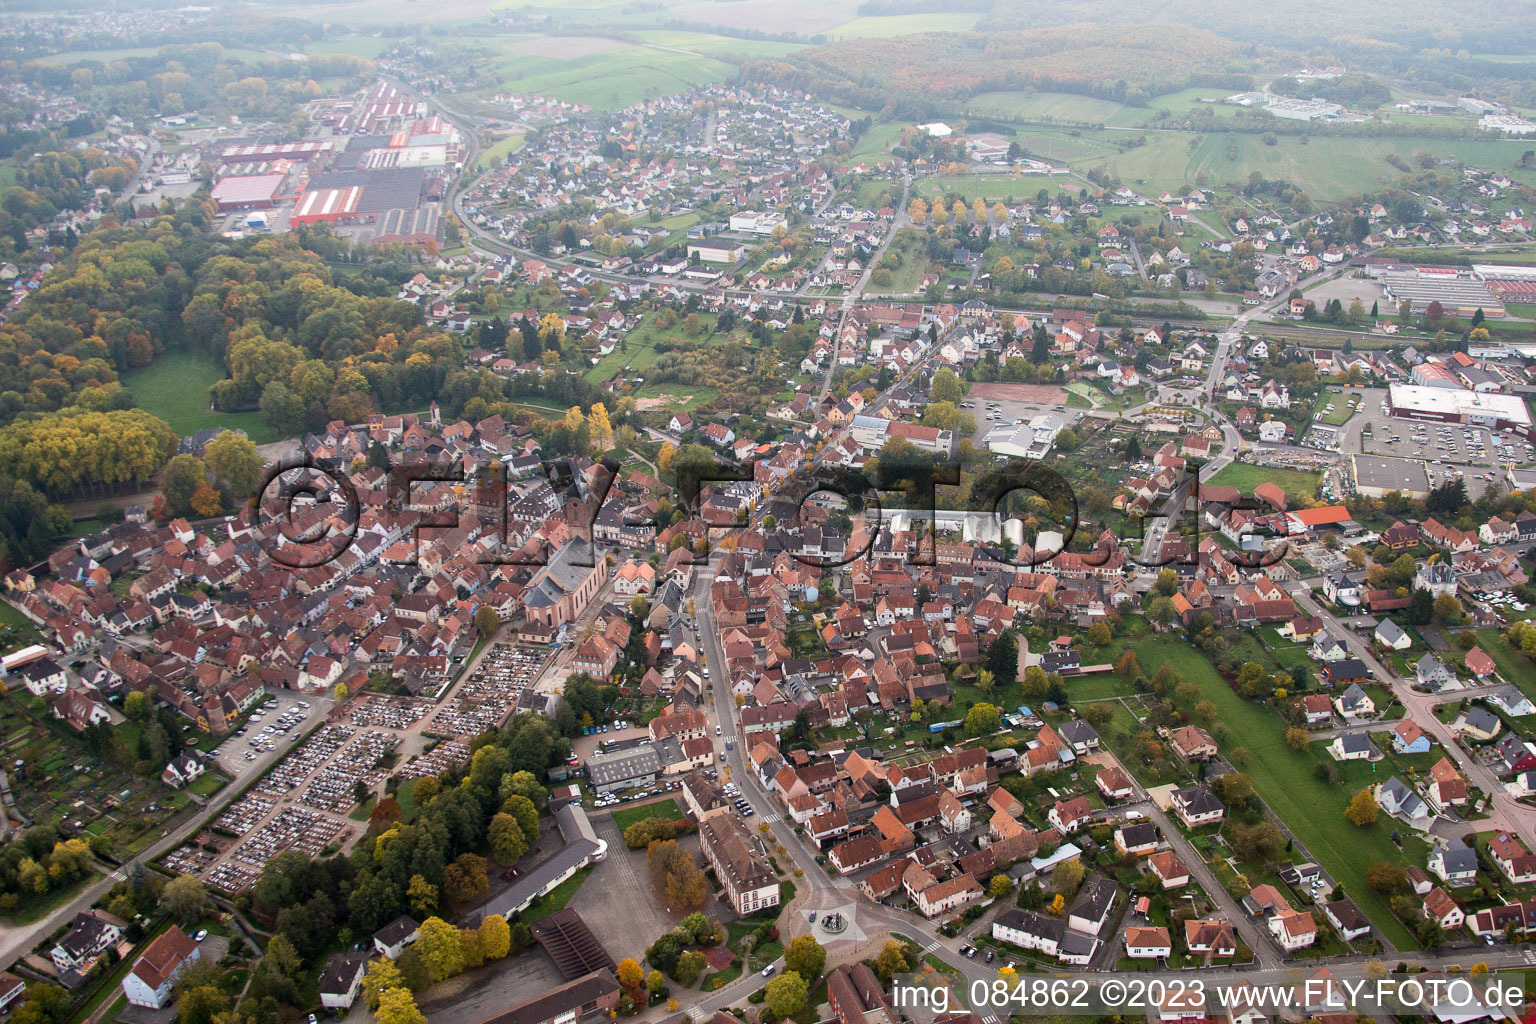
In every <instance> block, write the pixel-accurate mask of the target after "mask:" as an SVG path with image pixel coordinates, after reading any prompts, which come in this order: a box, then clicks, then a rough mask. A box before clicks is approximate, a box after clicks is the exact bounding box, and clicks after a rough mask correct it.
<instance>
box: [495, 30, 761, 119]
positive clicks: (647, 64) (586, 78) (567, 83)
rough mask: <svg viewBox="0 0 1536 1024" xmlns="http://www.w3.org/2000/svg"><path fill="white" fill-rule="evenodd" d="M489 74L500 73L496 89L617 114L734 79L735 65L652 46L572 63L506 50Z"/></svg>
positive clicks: (585, 57)
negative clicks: (642, 102) (652, 98)
mask: <svg viewBox="0 0 1536 1024" xmlns="http://www.w3.org/2000/svg"><path fill="white" fill-rule="evenodd" d="M605 42H606V40H605ZM514 45H515V44H514ZM490 70H491V71H492V72H493V73H499V75H500V78H501V81H500V83H499V85H498V86H497V89H498V90H500V89H508V90H511V91H514V92H522V93H536V94H539V95H544V96H553V97H555V98H556V99H562V100H568V101H570V102H572V103H582V104H585V105H587V106H589V107H592V108H593V109H595V110H619V109H621V108H623V107H627V106H630V105H631V104H634V103H638V102H639V101H640V100H643V99H645V98H646V97H648V96H665V95H667V94H669V93H674V92H678V91H680V90H682V89H686V88H688V87H689V86H695V85H706V84H708V83H710V82H721V81H725V80H726V79H729V78H734V77H735V75H736V68H735V66H734V65H731V64H727V63H725V62H724V61H721V60H716V59H714V58H713V57H706V56H703V55H702V54H697V53H680V52H678V51H676V50H666V49H661V48H659V47H654V46H626V47H622V48H620V49H613V50H606V51H604V52H599V53H589V54H586V55H583V56H576V57H573V58H571V59H563V58H561V57H557V56H532V55H527V54H522V53H512V52H508V53H507V54H506V55H505V56H501V57H498V58H495V59H493V60H492V61H491V62H490Z"/></svg>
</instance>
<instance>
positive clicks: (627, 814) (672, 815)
mask: <svg viewBox="0 0 1536 1024" xmlns="http://www.w3.org/2000/svg"><path fill="white" fill-rule="evenodd" d="M681 817H683V812H682V811H681V810H679V809H678V806H677V801H676V800H673V799H670V798H668V799H666V800H658V801H656V802H655V803H651V804H631V805H630V806H628V807H621V808H619V809H618V810H616V811H614V812H613V823H614V825H615V826H617V828H618V830H619V831H620V832H623V831H624V830H625V829H627V828H629V826H631V825H633V824H634V823H635V822H637V821H644V820H645V819H646V818H666V819H668V820H670V821H676V820H677V819H679V818H681Z"/></svg>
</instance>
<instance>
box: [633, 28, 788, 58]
mask: <svg viewBox="0 0 1536 1024" xmlns="http://www.w3.org/2000/svg"><path fill="white" fill-rule="evenodd" d="M635 35H636V36H638V37H639V38H641V39H643V40H645V41H646V42H647V43H651V44H654V45H656V46H668V47H672V48H674V49H678V50H692V51H694V52H695V53H702V54H716V53H731V54H737V53H739V54H745V55H746V56H748V57H782V56H784V55H785V54H787V53H794V52H795V51H796V50H802V49H804V48H805V44H803V43H779V42H774V41H772V40H768V39H738V38H736V37H735V36H717V35H713V34H711V33H708V32H675V31H671V30H669V29H650V30H647V31H643V32H636V33H635Z"/></svg>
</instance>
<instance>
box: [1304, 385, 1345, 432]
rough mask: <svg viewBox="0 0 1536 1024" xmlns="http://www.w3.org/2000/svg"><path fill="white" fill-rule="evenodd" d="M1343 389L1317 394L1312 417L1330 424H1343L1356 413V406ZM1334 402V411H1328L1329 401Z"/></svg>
mask: <svg viewBox="0 0 1536 1024" xmlns="http://www.w3.org/2000/svg"><path fill="white" fill-rule="evenodd" d="M1351 397H1355V396H1351V395H1346V394H1344V393H1343V392H1342V391H1324V392H1323V393H1322V394H1320V395H1318V396H1317V405H1316V406H1315V407H1314V408H1313V410H1312V418H1313V419H1314V420H1316V421H1318V422H1319V423H1327V424H1329V425H1330V426H1335V427H1338V426H1342V425H1343V424H1344V423H1345V422H1346V421H1347V420H1348V419H1349V418H1350V417H1351V416H1353V415H1354V414H1355V407H1354V405H1352V404H1351V403H1350V398H1351ZM1330 402H1331V403H1332V404H1333V411H1332V412H1329V411H1328V405H1329V403H1330Z"/></svg>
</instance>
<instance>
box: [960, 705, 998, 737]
mask: <svg viewBox="0 0 1536 1024" xmlns="http://www.w3.org/2000/svg"><path fill="white" fill-rule="evenodd" d="M1002 724H1003V717H1002V715H1000V714H998V712H997V708H996V706H994V705H992V704H988V703H986V702H982V703H980V704H977V705H976V706H974V707H973V708H971V710H970V711H968V712H966V715H965V734H966V735H967V736H990V735H992V734H993V733H995V732H997V730H998V729H1000V728H1002Z"/></svg>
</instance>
